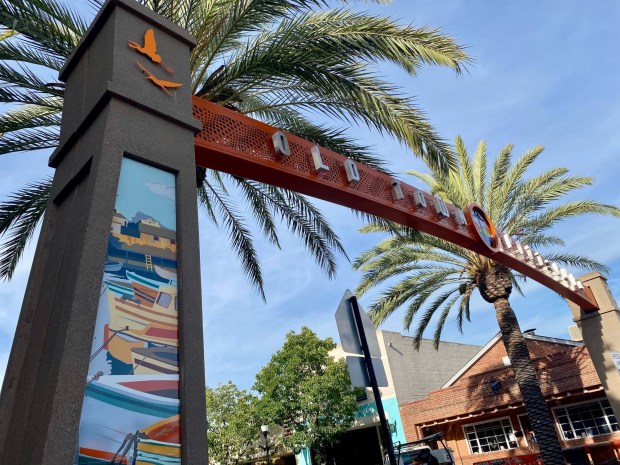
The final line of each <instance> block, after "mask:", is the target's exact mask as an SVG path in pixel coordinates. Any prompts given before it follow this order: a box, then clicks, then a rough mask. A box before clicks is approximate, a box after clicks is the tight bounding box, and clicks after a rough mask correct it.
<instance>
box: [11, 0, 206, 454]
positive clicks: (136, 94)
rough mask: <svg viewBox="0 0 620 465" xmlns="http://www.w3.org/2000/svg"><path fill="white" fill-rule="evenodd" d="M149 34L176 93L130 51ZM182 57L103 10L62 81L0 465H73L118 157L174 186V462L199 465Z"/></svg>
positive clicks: (192, 228) (117, 7)
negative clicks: (177, 407) (178, 444)
mask: <svg viewBox="0 0 620 465" xmlns="http://www.w3.org/2000/svg"><path fill="white" fill-rule="evenodd" d="M151 27H153V28H154V29H155V30H156V34H157V42H158V50H159V51H160V53H162V54H165V55H166V57H167V58H166V59H167V60H168V62H169V63H167V64H169V65H170V66H171V67H173V68H174V71H175V74H174V80H175V81H177V82H182V83H183V84H184V85H183V87H180V88H178V89H177V90H176V91H173V95H172V96H169V95H167V94H166V93H165V92H163V91H162V90H161V89H160V88H158V87H156V86H154V85H152V83H150V82H149V81H148V80H146V79H145V78H144V74H142V73H141V72H140V70H139V68H138V67H137V65H136V59H137V57H139V54H137V53H136V52H135V51H134V50H132V49H130V48H129V47H128V45H127V40H135V41H136V42H140V41H141V40H142V38H143V36H144V33H145V31H146V29H148V28H151ZM191 45H192V39H191V37H189V36H188V35H187V34H186V33H185V32H184V31H183V30H182V29H180V28H178V27H177V26H175V25H173V24H172V23H170V22H169V21H167V20H161V19H160V18H159V17H157V16H156V15H155V14H153V13H152V12H150V11H149V10H147V9H146V8H144V7H142V6H140V5H137V4H136V3H134V2H132V1H130V0H112V1H109V2H108V3H106V5H105V6H104V7H103V10H102V13H101V14H100V15H98V17H97V18H96V20H95V23H94V24H93V26H91V28H90V29H89V34H88V36H87V37H86V38H85V39H84V40H83V41H82V43H81V45H80V46H79V47H78V49H77V51H76V52H74V54H73V56H72V57H71V58H70V62H69V64H68V65H67V67H65V69H64V70H63V72H62V76H61V77H62V78H63V79H65V80H66V89H67V94H66V100H65V108H64V114H63V124H62V129H61V131H62V133H61V145H60V146H59V147H58V149H57V150H56V151H55V153H54V154H53V155H52V158H51V160H50V163H51V164H52V165H53V166H54V167H56V175H55V178H54V184H53V188H52V191H53V194H52V201H51V202H50V204H49V205H48V209H47V213H46V217H45V220H44V227H43V231H42V233H41V239H40V242H39V244H38V246H37V252H36V256H35V260H34V264H33V268H32V270H33V271H32V274H31V277H30V280H29V284H28V288H27V292H26V297H25V299H24V304H23V309H22V313H21V316H20V320H19V322H18V328H17V332H16V338H15V343H14V346H13V349H12V352H11V357H10V360H9V365H8V367H7V375H6V378H5V383H4V386H3V390H2V397H1V399H0V463H3V464H4V463H7V464H8V463H11V464H12V465H22V464H23V465H26V464H28V465H31V464H37V465H39V464H40V465H60V464H70V463H73V455H74V453H75V447H76V443H77V431H78V424H79V419H80V412H81V405H82V399H83V394H84V382H85V381H86V373H87V368H88V363H89V358H90V349H91V341H92V332H93V330H94V325H95V319H96V313H97V304H98V300H99V292H100V286H101V278H102V275H103V267H104V264H105V261H106V248H107V241H108V235H109V231H110V220H111V218H112V213H113V211H114V204H115V198H116V187H117V184H118V176H119V172H120V164H121V160H122V157H123V156H130V157H132V158H135V159H136V160H138V161H142V162H144V163H147V164H151V165H153V166H156V167H159V168H161V169H164V170H167V171H170V172H172V173H174V174H176V184H177V193H176V194H177V199H178V200H177V237H178V241H179V245H178V276H179V287H180V300H181V308H182V309H183V310H182V312H180V316H179V338H180V341H181V346H180V348H179V358H180V378H181V415H182V416H181V422H182V423H181V431H182V438H181V441H182V458H183V462H184V463H187V464H206V463H207V450H206V420H205V411H204V405H205V400H204V357H203V340H202V339H203V337H202V311H201V297H200V295H201V292H200V266H199V261H198V258H197V257H198V252H197V251H198V217H197V205H196V189H195V161H194V140H193V139H194V132H195V129H196V124H195V122H194V121H193V118H192V115H191V110H192V104H191V86H190V74H189V53H190V49H191ZM168 57H170V58H168ZM147 60H148V59H144V60H140V61H141V62H146V61H147ZM148 66H151V65H148ZM76 380H77V381H78V382H76ZM79 380H84V382H79Z"/></svg>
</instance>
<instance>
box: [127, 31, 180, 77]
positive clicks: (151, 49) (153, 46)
mask: <svg viewBox="0 0 620 465" xmlns="http://www.w3.org/2000/svg"><path fill="white" fill-rule="evenodd" d="M127 44H129V46H130V47H131V48H134V49H136V50H137V51H138V52H140V53H143V54H144V55H146V56H147V57H149V58H150V59H151V60H152V61H153V62H154V63H159V64H160V65H162V67H163V68H164V69H165V70H166V71H168V72H169V73H170V74H174V71H173V70H172V68H171V67H170V66H168V65H167V64H165V63H164V62H163V61H161V55H159V54H158V53H157V43H156V42H155V32H154V31H153V29H147V30H146V32H145V33H144V45H142V46H141V45H140V44H139V43H137V42H134V41H133V40H128V41H127Z"/></svg>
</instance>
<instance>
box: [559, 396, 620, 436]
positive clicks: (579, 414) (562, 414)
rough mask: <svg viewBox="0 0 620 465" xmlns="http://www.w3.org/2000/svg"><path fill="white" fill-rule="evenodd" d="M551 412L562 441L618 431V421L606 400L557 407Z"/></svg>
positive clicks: (619, 429)
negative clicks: (560, 432)
mask: <svg viewBox="0 0 620 465" xmlns="http://www.w3.org/2000/svg"><path fill="white" fill-rule="evenodd" d="M553 410H554V413H555V418H556V420H557V422H558V425H559V426H560V430H561V431H562V435H563V436H564V439H577V438H584V437H586V436H598V435H599V434H609V433H612V432H614V431H620V428H618V420H617V419H616V417H615V416H614V413H613V411H612V410H611V406H610V405H609V401H608V400H607V399H601V400H597V401H594V402H588V403H582V404H577V405H571V406H566V407H557V408H555V409H553Z"/></svg>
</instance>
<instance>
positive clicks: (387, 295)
mask: <svg viewBox="0 0 620 465" xmlns="http://www.w3.org/2000/svg"><path fill="white" fill-rule="evenodd" d="M455 145H456V153H457V157H458V160H459V163H458V168H457V169H454V170H451V171H450V172H448V173H445V172H442V171H440V170H437V169H435V168H433V167H431V169H430V173H420V172H417V171H409V172H408V173H409V174H412V175H414V176H416V177H417V178H418V179H420V180H421V181H423V182H425V183H426V184H427V185H428V186H429V188H430V189H431V191H432V193H433V194H435V195H436V196H438V197H440V198H441V199H444V200H445V201H447V202H450V203H452V204H454V205H456V206H457V207H459V208H464V207H465V206H466V205H467V204H469V203H477V204H478V205H480V206H482V208H483V209H484V210H485V211H486V212H487V214H488V215H489V217H490V219H491V221H492V222H493V224H494V225H495V227H496V228H497V229H498V230H501V231H503V232H505V233H508V234H509V235H510V236H511V237H512V238H514V239H518V240H520V241H521V243H522V244H527V245H529V246H531V247H532V248H535V249H538V250H540V249H547V248H549V247H552V246H556V247H562V246H564V245H565V244H564V242H563V241H562V239H560V238H559V237H557V236H556V235H554V234H553V231H552V228H553V227H554V226H555V225H556V224H557V223H559V222H561V221H563V220H566V219H569V218H572V217H575V216H579V215H583V214H587V213H594V214H602V215H614V216H620V209H618V208H617V207H615V206H611V205H604V204H600V203H597V202H594V201H591V200H572V201H566V200H564V197H565V196H566V195H567V194H569V193H573V191H575V190H578V189H580V188H582V187H584V186H588V185H590V184H591V183H592V178H589V177H579V176H571V175H569V174H568V170H567V169H566V168H554V169H550V170H548V171H545V172H543V173H542V174H539V175H537V176H534V177H532V178H529V179H527V178H525V175H526V172H527V170H528V168H529V167H530V166H531V165H532V163H534V161H535V160H536V158H537V157H538V156H539V155H540V153H541V152H542V150H543V148H542V147H535V148H533V149H531V150H529V151H527V152H526V153H525V154H524V155H522V156H521V157H520V158H519V159H518V160H516V161H515V162H514V163H513V161H512V149H513V146H512V145H507V146H506V147H504V148H503V149H502V150H501V152H500V153H499V154H498V156H497V157H496V158H495V161H494V163H493V166H492V168H491V170H490V171H489V170H488V167H487V156H486V143H485V142H484V141H482V142H480V144H479V145H478V147H477V149H476V151H475V153H474V155H473V156H471V157H470V156H469V154H468V152H467V149H466V148H465V145H464V144H463V141H462V140H461V139H460V138H459V137H457V139H456V144H455ZM394 228H395V229H394V230H393V231H390V230H389V228H386V226H385V225H384V224H378V223H377V224H369V225H367V226H366V227H364V228H363V232H366V233H369V232H380V231H381V232H391V235H390V237H388V238H387V239H385V240H383V241H382V242H380V243H379V244H378V245H377V246H376V247H374V248H372V249H370V250H368V251H366V252H364V253H362V254H361V255H360V256H359V257H358V258H357V259H356V260H355V262H354V267H355V268H356V269H358V270H359V269H361V270H363V271H364V275H363V278H362V280H361V283H360V284H359V287H358V288H357V292H358V293H359V294H363V293H365V292H366V291H368V290H369V289H371V288H374V287H378V286H381V285H383V284H384V283H385V282H386V281H387V280H396V282H395V283H394V284H392V285H390V286H389V288H388V289H387V290H385V291H384V292H383V293H382V294H381V295H380V297H379V298H378V299H377V300H376V301H375V302H374V303H373V304H372V306H371V307H370V309H369V313H370V315H371V317H372V319H373V320H374V322H375V323H376V324H380V323H382V322H383V321H385V319H386V318H388V317H389V316H390V315H392V314H393V313H394V312H396V311H397V310H399V309H400V308H403V310H404V320H403V327H404V329H406V330H408V329H409V328H410V326H411V324H412V323H413V321H414V317H416V316H417V315H419V314H421V316H420V318H419V319H418V320H416V326H415V340H416V344H417V345H418V346H419V342H420V339H421V338H422V336H423V334H424V332H425V331H426V329H427V327H428V325H429V324H430V323H431V321H436V327H435V332H434V339H435V346H436V347H437V345H438V343H439V339H440V337H441V332H442V329H443V327H444V324H445V322H446V319H447V317H448V315H449V313H450V312H451V311H454V312H455V313H456V320H457V325H458V328H459V330H461V331H462V326H463V322H464V320H467V321H469V319H470V307H469V306H470V299H471V296H472V295H473V293H474V291H475V290H476V289H478V291H479V293H480V295H481V296H482V298H483V299H484V300H485V301H487V302H489V303H492V304H493V306H494V308H495V313H496V316H497V322H498V324H499V328H500V331H501V335H502V340H503V343H504V345H505V347H506V351H507V353H508V356H509V357H510V361H511V366H512V369H513V371H514V374H515V379H516V383H517V385H518V386H519V389H520V391H521V396H522V398H523V403H524V405H525V409H526V411H527V414H528V416H529V418H530V422H531V424H532V426H533V429H534V431H535V433H536V437H537V439H538V441H539V445H540V450H541V454H542V458H543V461H544V463H545V464H546V465H553V464H563V463H564V460H563V459H562V453H561V449H560V446H559V443H558V439H557V436H556V433H555V430H554V427H553V423H552V420H551V418H550V416H549V409H548V408H547V405H546V403H545V399H544V397H543V395H542V392H541V389H540V385H539V382H538V379H537V375H536V371H535V369H534V367H533V365H532V362H531V360H530V354H529V351H528V348H527V345H526V343H525V340H524V338H523V334H522V333H521V330H520V328H519V323H518V321H517V317H516V315H515V313H514V311H513V309H512V308H511V306H510V302H509V297H510V294H511V292H512V289H513V288H514V289H516V290H517V291H518V292H521V290H520V288H519V282H520V281H524V279H525V278H524V277H523V276H521V275H519V274H518V273H516V272H514V271H512V270H510V269H509V268H507V267H505V266H504V265H501V264H499V263H496V262H494V261H493V260H491V259H488V258H486V257H483V256H480V255H477V254H476V253H474V252H471V251H469V250H466V249H463V248H461V247H458V246H456V245H454V244H451V243H449V242H446V241H444V240H442V239H439V238H436V237H433V236H430V235H427V234H422V233H419V232H416V231H411V230H408V229H407V228H404V227H400V226H394ZM546 257H547V258H548V259H549V260H553V261H556V262H559V263H561V264H564V265H567V266H571V267H575V268H581V269H586V270H598V271H601V272H606V271H607V268H606V267H605V266H603V265H601V264H600V263H597V262H595V261H593V260H590V259H588V258H586V257H583V256H580V255H576V254H572V253H568V252H566V251H563V250H561V249H559V251H557V252H550V253H548V254H546Z"/></svg>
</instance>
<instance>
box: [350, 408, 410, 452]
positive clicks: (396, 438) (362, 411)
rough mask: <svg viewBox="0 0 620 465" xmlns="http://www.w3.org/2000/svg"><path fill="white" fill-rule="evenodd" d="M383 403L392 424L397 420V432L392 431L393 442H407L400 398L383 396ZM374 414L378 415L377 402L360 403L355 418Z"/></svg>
mask: <svg viewBox="0 0 620 465" xmlns="http://www.w3.org/2000/svg"><path fill="white" fill-rule="evenodd" d="M381 403H382V404H383V410H385V414H386V416H387V418H388V422H389V423H390V424H392V425H394V422H396V432H394V433H392V443H393V444H397V443H399V442H400V443H405V442H407V440H406V439H405V431H404V429H403V422H402V420H401V418H400V410H399V409H398V399H396V397H388V398H383V399H381ZM373 415H377V404H375V403H374V402H369V403H368V404H363V405H360V407H359V408H358V409H357V412H356V413H355V418H356V419H357V420H359V419H361V418H364V417H371V416H373Z"/></svg>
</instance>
